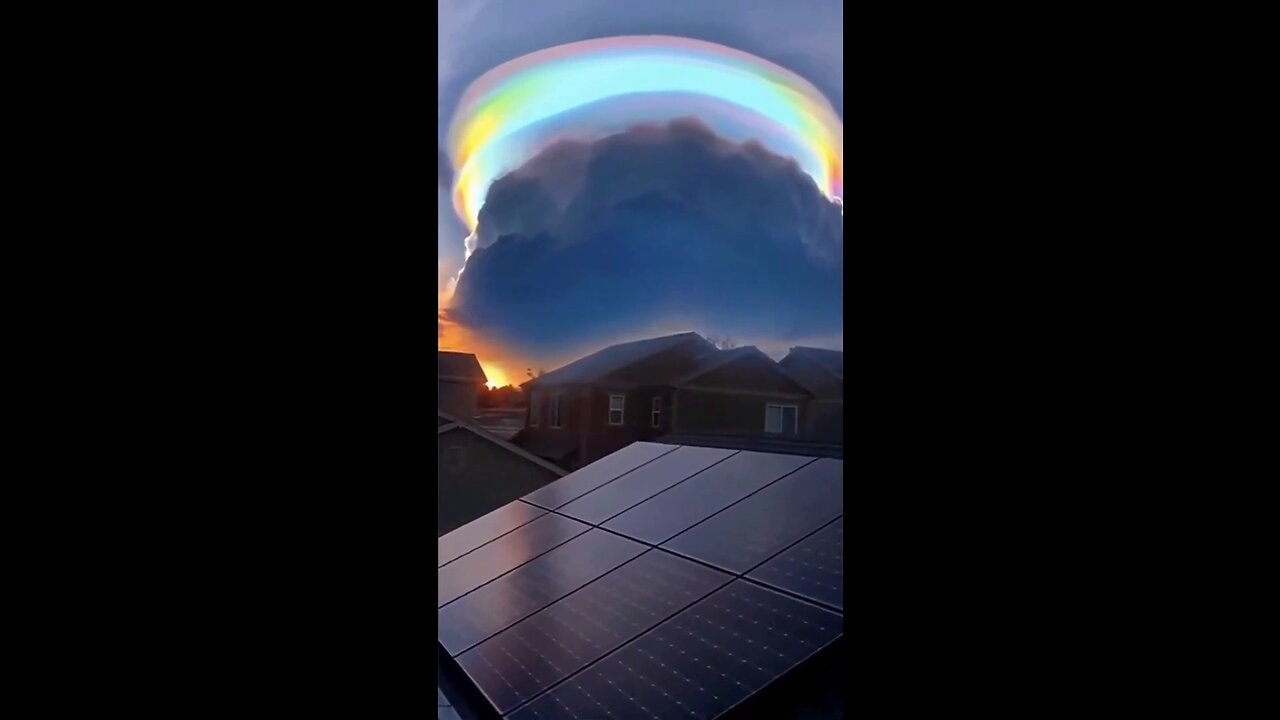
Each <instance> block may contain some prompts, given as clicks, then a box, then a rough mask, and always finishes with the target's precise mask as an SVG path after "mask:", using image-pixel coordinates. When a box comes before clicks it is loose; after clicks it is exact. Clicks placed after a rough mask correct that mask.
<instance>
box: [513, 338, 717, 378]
mask: <svg viewBox="0 0 1280 720" xmlns="http://www.w3.org/2000/svg"><path fill="white" fill-rule="evenodd" d="M690 341H701V342H702V343H705V344H706V345H707V347H708V348H713V346H712V345H711V343H709V342H707V340H706V338H704V337H702V336H701V335H699V334H698V333H695V332H686V333H679V334H677V335H664V336H663V337H656V338H649V339H647V340H636V341H634V342H627V343H619V344H617V345H610V346H609V347H607V348H605V349H603V350H599V351H597V352H594V353H591V354H590V355H588V356H586V357H583V358H579V359H577V360H574V361H573V362H571V363H569V364H568V365H565V366H564V367H560V368H556V369H555V370H552V371H551V372H549V373H547V374H546V375H542V376H541V377H537V378H534V379H533V380H529V381H527V382H525V383H522V384H521V387H529V386H533V385H538V386H543V385H573V384H578V383H592V382H596V381H598V380H601V379H603V378H604V377H605V376H607V375H609V374H610V373H613V372H616V371H618V370H621V369H622V368H624V367H626V366H628V365H631V364H632V363H636V362H639V361H641V360H644V359H645V358H647V357H650V356H652V355H656V354H657V353H660V352H662V351H663V350H668V349H670V348H673V347H676V346H677V345H680V344H681V343H686V342H690Z"/></svg>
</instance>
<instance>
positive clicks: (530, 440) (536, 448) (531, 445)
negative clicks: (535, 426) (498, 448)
mask: <svg viewBox="0 0 1280 720" xmlns="http://www.w3.org/2000/svg"><path fill="white" fill-rule="evenodd" d="M527 429H528V428H521V429H520V430H518V431H517V432H516V434H515V435H512V436H511V442H513V443H516V444H517V445H519V446H520V447H522V448H524V449H525V450H528V451H529V452H531V453H533V454H535V455H538V456H539V457H544V458H552V459H553V460H556V461H564V460H566V459H567V458H568V457H569V455H570V454H572V453H575V452H577V450H578V437H577V436H576V435H572V434H568V433H529V432H526V431H527Z"/></svg>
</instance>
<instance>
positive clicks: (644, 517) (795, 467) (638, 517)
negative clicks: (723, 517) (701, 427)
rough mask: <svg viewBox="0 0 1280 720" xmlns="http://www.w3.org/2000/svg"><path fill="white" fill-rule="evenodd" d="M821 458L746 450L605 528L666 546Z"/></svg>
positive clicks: (660, 494)
mask: <svg viewBox="0 0 1280 720" xmlns="http://www.w3.org/2000/svg"><path fill="white" fill-rule="evenodd" d="M815 460H817V458H814V457H807V456H800V455H781V454H777V453H761V452H754V451H749V450H744V451H741V452H738V453H736V454H735V455H733V456H731V457H728V458H726V459H725V460H724V461H722V462H719V463H716V464H715V465H713V466H711V467H709V468H707V469H706V470H703V471H702V472H700V473H697V474H696V475H693V476H692V477H689V478H688V479H686V480H684V481H683V482H680V483H677V484H675V485H673V486H672V487H669V488H667V489H666V490H663V491H662V492H661V493H658V494H657V495H655V496H653V497H651V498H649V499H648V500H645V501H644V502H642V503H640V504H638V505H636V506H634V507H632V508H630V509H628V510H626V511H624V512H622V513H619V514H617V515H615V516H614V517H612V518H610V519H609V520H608V521H606V522H605V523H604V524H603V527H605V528H607V529H609V530H612V531H614V532H617V533H621V534H623V535H626V536H627V537H631V538H635V539H636V540H639V541H641V542H646V543H649V544H651V545H661V544H662V543H664V542H666V541H667V540H670V539H671V538H673V537H675V536H676V535H679V534H680V533H682V532H684V531H685V530H688V529H689V528H691V527H693V526H694V525H697V524H698V523H700V522H702V521H703V520H706V519H707V518H709V517H711V516H712V515H715V514H716V513H718V512H720V511H722V510H724V509H726V508H728V507H730V506H732V505H734V504H736V503H738V502H740V501H742V500H743V499H745V498H747V497H748V496H750V495H752V494H754V493H756V492H758V491H760V490H763V489H764V488H765V487H767V486H769V485H771V484H773V483H774V482H777V481H778V480H779V479H781V478H783V477H786V476H787V475H790V474H791V473H794V472H797V471H799V470H800V469H802V468H803V467H805V466H807V465H809V464H810V463H812V462H814V461H815Z"/></svg>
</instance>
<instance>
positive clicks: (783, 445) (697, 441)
mask: <svg viewBox="0 0 1280 720" xmlns="http://www.w3.org/2000/svg"><path fill="white" fill-rule="evenodd" d="M657 442H660V443H666V444H668V445H693V446H696V447H712V448H723V449H725V450H754V451H756V452H767V453H777V454H779V455H809V456H811V457H826V458H835V459H837V460H843V459H844V444H843V443H824V442H815V441H812V440H804V439H801V438H795V437H786V436H780V435H773V434H766V433H726V434H724V435H709V434H708V435H685V434H675V433H673V434H671V435H664V436H663V437H661V438H658V440H657Z"/></svg>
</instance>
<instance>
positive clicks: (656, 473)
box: [557, 447, 736, 525]
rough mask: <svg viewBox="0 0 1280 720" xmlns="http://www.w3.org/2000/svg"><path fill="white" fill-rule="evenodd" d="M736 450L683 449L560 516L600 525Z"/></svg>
mask: <svg viewBox="0 0 1280 720" xmlns="http://www.w3.org/2000/svg"><path fill="white" fill-rule="evenodd" d="M734 452H736V451H734V450H724V449H721V448H705V447H682V448H680V449H679V450H676V451H675V452H673V453H669V454H667V455H663V456H662V457H660V458H658V459H657V460H654V461H653V462H650V463H648V464H646V465H644V466H643V467H639V468H636V469H635V470H632V471H631V472H629V473H627V474H626V475H623V476H622V477H620V478H618V479H617V480H614V481H613V482H611V483H609V484H608V485H604V486H602V487H600V488H598V489H596V490H593V491H591V492H589V493H587V494H586V495H583V496H582V497H580V498H578V499H577V500H574V501H573V502H571V503H569V504H567V505H564V506H563V507H561V508H560V509H559V510H558V511H557V512H561V513H564V514H565V515H568V516H569V517H575V518H578V519H579V520H582V521H583V522H589V523H591V524H593V525H596V524H599V523H602V522H604V521H605V520H608V519H609V518H611V517H613V516H614V515H617V514H618V513H620V512H622V511H623V510H626V509H627V508H630V507H631V506H633V505H636V504H637V503H640V502H643V501H645V500H647V499H649V498H651V497H653V496H654V495H657V494H658V493H660V492H662V491H663V490H666V489H667V488H669V487H671V486H672V485H675V484H676V483H678V482H680V481H681V480H684V479H685V478H687V477H689V476H691V475H694V474H696V473H698V472H701V471H703V470H705V469H707V468H709V467H711V466H712V465H715V464H716V463H718V462H720V461H721V460H724V459H725V458H727V457H729V456H730V455H733V454H734Z"/></svg>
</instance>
